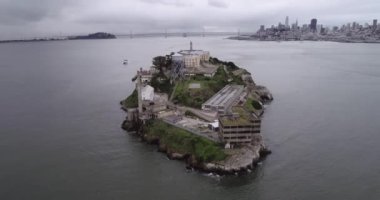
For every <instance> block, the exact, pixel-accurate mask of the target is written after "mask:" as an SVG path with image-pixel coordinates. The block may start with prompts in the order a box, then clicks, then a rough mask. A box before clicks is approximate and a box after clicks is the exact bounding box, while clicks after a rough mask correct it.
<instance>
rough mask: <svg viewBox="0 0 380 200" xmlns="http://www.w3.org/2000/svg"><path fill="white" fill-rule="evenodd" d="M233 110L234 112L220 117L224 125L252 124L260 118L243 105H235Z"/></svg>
mask: <svg viewBox="0 0 380 200" xmlns="http://www.w3.org/2000/svg"><path fill="white" fill-rule="evenodd" d="M231 110H232V113H233V114H229V115H223V116H220V117H219V120H220V122H221V123H222V124H223V126H234V125H235V126H250V125H254V124H255V123H257V121H258V120H260V119H259V118H257V117H256V116H255V115H252V113H250V112H248V111H246V110H245V109H244V108H243V107H240V106H234V107H232V109H231Z"/></svg>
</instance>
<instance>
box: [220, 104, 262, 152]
mask: <svg viewBox="0 0 380 200" xmlns="http://www.w3.org/2000/svg"><path fill="white" fill-rule="evenodd" d="M260 129H261V119H260V118H258V117H257V116H255V115H254V114H252V113H250V112H248V111H246V110H245V109H244V108H243V107H233V108H232V114H228V115H221V116H220V117H219V137H220V139H221V140H222V141H223V142H224V143H226V144H228V145H229V146H234V145H244V144H255V143H259V142H260V141H261V134H260Z"/></svg>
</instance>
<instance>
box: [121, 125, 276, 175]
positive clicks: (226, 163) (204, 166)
mask: <svg viewBox="0 0 380 200" xmlns="http://www.w3.org/2000/svg"><path fill="white" fill-rule="evenodd" d="M121 127H122V129H124V130H126V131H127V132H128V133H130V134H133V135H135V136H137V137H139V138H140V139H141V141H142V142H145V143H147V144H150V145H156V146H157V151H158V152H161V153H165V154H166V155H167V157H168V158H169V159H171V160H181V161H184V162H185V163H186V169H188V170H197V171H200V172H205V173H214V174H218V175H236V174H245V173H247V172H250V171H252V170H253V169H254V168H255V167H256V166H257V163H259V162H260V161H262V160H263V159H264V158H265V157H266V156H267V155H268V154H271V153H272V152H271V150H270V149H269V148H267V147H266V146H265V145H264V144H263V143H262V142H261V143H260V144H255V145H246V146H242V147H241V148H238V149H230V151H229V152H228V157H227V158H226V159H225V160H222V161H216V162H202V161H200V160H198V159H197V158H196V156H195V155H192V154H189V153H185V154H184V153H179V152H176V151H175V150H173V149H171V148H169V147H168V145H167V144H165V143H164V142H162V141H161V140H160V138H159V137H151V136H149V135H147V134H145V133H144V132H143V131H142V125H141V124H140V123H138V122H130V121H128V120H125V121H124V122H123V123H122V126H121ZM136 128H137V129H136ZM133 129H135V131H132V130H133Z"/></svg>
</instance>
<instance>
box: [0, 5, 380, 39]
mask: <svg viewBox="0 0 380 200" xmlns="http://www.w3.org/2000/svg"><path fill="white" fill-rule="evenodd" d="M379 13H380V2H379V1H377V0H363V1H354V0H318V1H315V0H314V1H309V0H288V1H284V0H272V1H262V0H250V1H249V0H236V1H227V0H193V1H187V0H128V1H123V0H109V1H101V0H93V1H91V3H90V2H89V1H85V0H67V1H54V0H39V1H38V2H36V1H33V0H17V1H9V0H0V39H21V38H24V37H44V36H53V35H72V34H84V33H90V32H97V31H106V32H111V33H115V34H120V33H129V32H130V31H131V30H133V32H135V33H144V32H145V33H146V32H148V33H149V32H165V31H167V32H202V31H207V32H214V31H215V32H216V31H227V32H237V31H238V30H240V31H241V32H254V31H256V30H257V29H258V28H259V27H260V25H262V24H277V23H278V22H282V23H285V22H284V19H285V18H286V16H288V20H287V21H288V23H289V25H291V24H293V23H294V22H295V21H296V20H297V19H298V24H299V25H302V24H309V23H310V20H311V19H312V18H317V19H318V22H321V23H322V24H324V25H325V26H335V25H341V24H344V23H348V22H358V23H361V24H364V23H371V22H372V20H373V19H378V18H380V14H379Z"/></svg>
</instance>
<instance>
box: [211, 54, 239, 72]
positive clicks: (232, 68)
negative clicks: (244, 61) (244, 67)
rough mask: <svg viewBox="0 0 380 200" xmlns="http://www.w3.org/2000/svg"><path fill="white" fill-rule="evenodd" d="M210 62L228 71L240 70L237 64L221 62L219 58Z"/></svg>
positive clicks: (212, 58)
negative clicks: (222, 66) (224, 67)
mask: <svg viewBox="0 0 380 200" xmlns="http://www.w3.org/2000/svg"><path fill="white" fill-rule="evenodd" d="M209 61H210V63H211V64H214V65H224V66H226V67H227V70H228V71H234V70H237V69H240V68H239V67H238V66H236V65H235V63H233V62H226V61H222V60H219V59H218V58H214V57H210V60H209Z"/></svg>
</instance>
